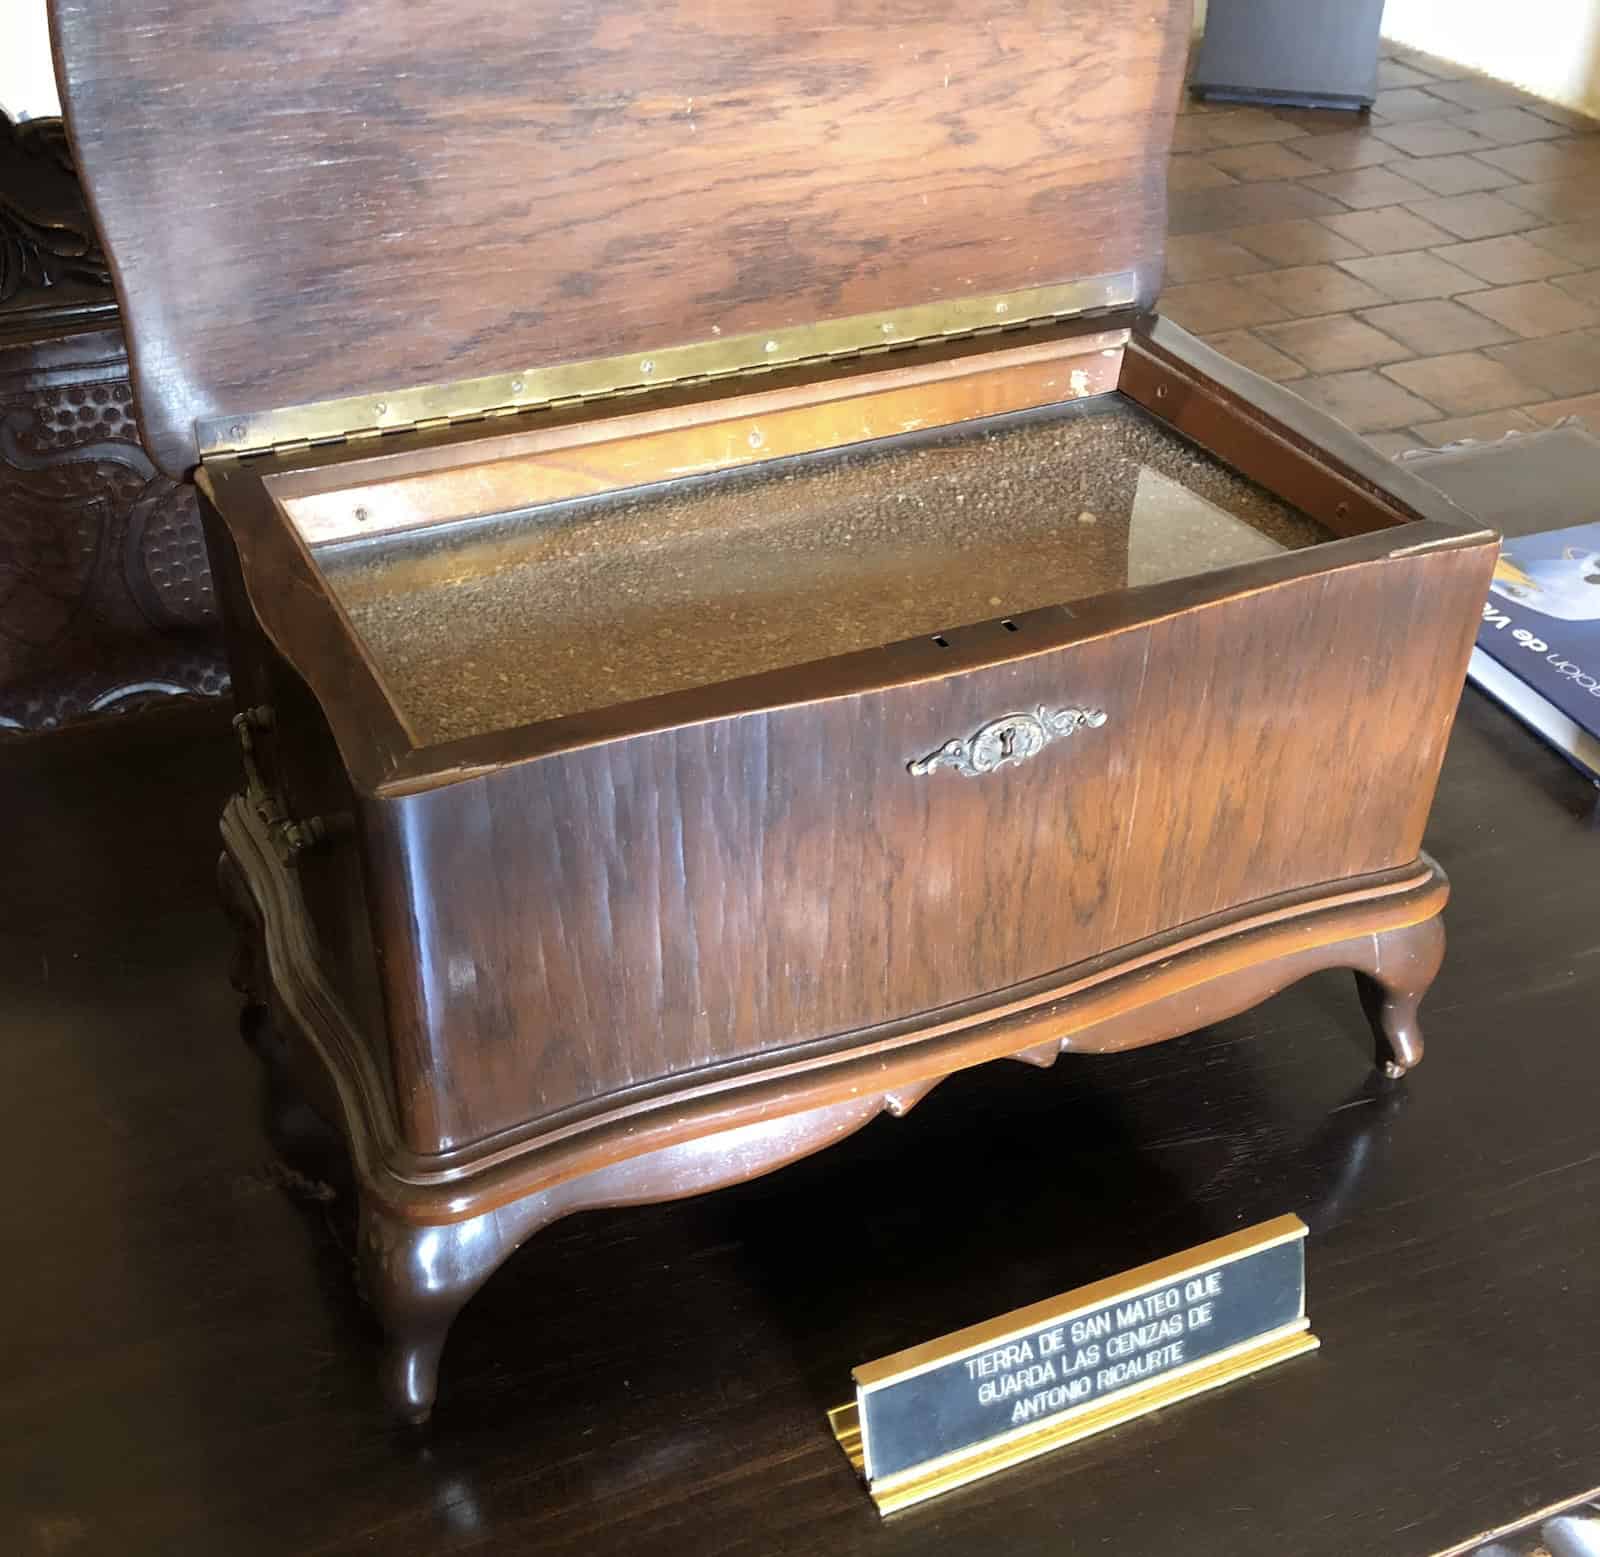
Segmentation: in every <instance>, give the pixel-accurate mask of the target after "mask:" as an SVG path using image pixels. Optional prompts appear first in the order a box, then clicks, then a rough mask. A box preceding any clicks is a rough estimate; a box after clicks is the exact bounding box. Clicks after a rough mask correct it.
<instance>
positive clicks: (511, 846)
mask: <svg viewBox="0 0 1600 1557" xmlns="http://www.w3.org/2000/svg"><path fill="white" fill-rule="evenodd" d="M54 16H55V25H56V31H57V45H58V50H59V55H60V61H61V73H62V85H63V88H64V93H65V98H66V102H67V105H68V115H69V122H70V124H71V127H72V131H73V135H74V139H75V143H76V146H77V150H78V154H79V160H80V164H81V167H82V170H83V174H84V177H85V180H86V184H87V187H88V189H89V192H90V195H91V198H92V200H93V203H94V207H95V210H96V214H97V217H98V220H99V222H100V225H101V227H102V229H103V231H104V234H105V237H106V240H107V243H108V247H109V251H110V253H111V256H112V259H113V262H114V265H115V269H116V274H117V277H118V282H119V285H120V287H121V291H122V301H123V305H124V311H125V316H126V319H127V321H128V326H129V331H130V336H131V342H132V353H133V362H134V368H135V383H136V390H137V395H138V404H139V410H140V414H141V417H142V421H143V426H144V430H145V434H146V439H147V443H148V446H149V447H150V449H151V450H152V451H153V453H154V455H155V457H156V458H157V459H158V460H159V461H160V462H161V464H162V465H163V466H164V467H165V468H166V469H167V470H168V471H169V472H171V473H174V474H178V473H192V474H193V476H194V479H195V481H196V482H197V485H198V487H199V491H200V495H201V501H202V509H203V512H204V514H205V517H206V521H207V525H208V542H209V546H210V549H211V557H212V566H213V571H214V573H215V576H216V580H217V588H218V591H219V596H220V599H221V601H222V606H223V611H224V616H225V620H226V623H227V627H228V631H229V633H230V635H231V637H230V654H231V658H232V663H233V669H234V678H235V686H236V690H237V696H238V699H239V705H240V710H241V712H240V715H239V719H238V725H239V730H240V735H241V739H242V743H243V750H244V755H245V772H246V775H247V785H246V788H245V791H244V793H243V794H242V795H241V796H240V798H239V799H237V800H236V801H234V802H233V803H232V804H231V805H230V807H229V808H228V811H227V814H226V815H225V817H224V819H223V836H224V842H225V854H224V859H223V880H224V884H225V887H226V889H227V893H228V895H229V897H230V899H231V901H232V902H233V903H234V904H235V906H236V908H237V910H238V911H239V913H240V915H241V917H242V918H243V920H244V921H245V923H246V926H247V929H248V932H249V937H250V939H251V941H252V943H253V944H254V945H255V946H256V947H257V948H258V949H259V955H258V957H257V958H256V959H255V960H256V962H257V964H258V969H259V973H258V977H259V995H260V998H261V999H263V1000H265V1001H266V1002H267V1003H268V1004H269V1005H270V1007H271V1011H272V1013H273V1016H274V1018H275V1021H276V1025H277V1027H278V1029H279V1031H280V1033H281V1035H282V1040H283V1042H284V1043H285V1044H286V1045H287V1047H288V1049H289V1052H290V1054H291V1056H292V1057H293V1060H294V1063H295V1064H296V1065H297V1066H298V1068H299V1071H300V1073H301V1074H302V1076H303V1077H304V1079H305V1081H306V1084H307V1085H308V1086H309V1087H311V1088H312V1089H313V1090H314V1091H315V1094H316V1095H317V1096H318V1097H319V1098H320V1099H321V1100H322V1102H323V1106H324V1107H325V1108H326V1110H327V1111H328V1113H329V1114H330V1116H331V1117H333V1118H334V1119H336V1120H337V1121H338V1123H339V1125H340V1127H341V1128H342V1130H343V1132H344V1134H345V1135H346V1137H347V1138H348V1141H349V1144H350V1148H351V1152H352V1156H353V1159H354V1162H355V1165H356V1169H357V1172H358V1175H359V1181H360V1186H361V1195H362V1200H363V1234H362V1257H363V1261H364V1264H365V1270H366V1278H367V1283H368V1286H369V1288H370V1290H371V1293H372V1295H373V1297H374V1300H375V1301H376V1303H377V1306H378V1308H379V1311H380V1314H381V1317H382V1319H383V1322H384V1324H385V1326H386V1328H387V1331H388V1334H389V1336H390V1349H389V1354H388V1356H387V1358H386V1360H385V1363H384V1377H385V1380H386V1383H387V1387H388V1390H389V1393H390V1397H391V1399H392V1401H393V1403H394V1405H395V1407H396V1409H397V1410H398V1411H400V1412H401V1413H403V1414H404V1415H406V1416H408V1417H412V1418H421V1417H423V1416H425V1415H426V1414H427V1412H428V1411H429V1409H430V1407H431V1404H432V1401H433V1398H434V1390H435V1376H436V1367H437V1362H438V1357H439V1353H440V1349H441V1347H442V1345H443V1342H444V1336H445V1332H446V1329H447V1327H448V1325H449V1323H450V1321H451V1319H452V1318H453V1316H454V1314H455V1312H456V1311H457V1309H458V1308H459V1307H460V1305H461V1304H462V1303H463V1302H464V1301H465V1300H466V1299H467V1297H469V1296H470V1295H471V1293H472V1292H473V1291H474V1290H475V1289H476V1288H477V1287H478V1285H479V1284H480V1283H481V1282H482V1281H483V1280H484V1279H485V1278H486V1277H487V1276H488V1275H489V1274H490V1273H491V1272H492V1271H493V1270H494V1269H495V1267H496V1266H497V1265H498V1264H499V1263H500V1262H501V1261H502V1260H503V1259H504V1258H505V1257H506V1256H507V1255H508V1254H509V1253H510V1252H511V1251H512V1250H513V1249H514V1248H516V1247H517V1245H519V1244H520V1243H521V1242H522V1241H523V1240H525V1239H526V1238H528V1237H529V1236H530V1234H532V1233H533V1232H534V1231H536V1230H537V1229H538V1228H540V1227H542V1226H543V1225H545V1224H546V1223H548V1222H550V1221H551V1220H552V1219H554V1218H556V1217H559V1216H562V1215H565V1214H566V1213H567V1212H570V1211H574V1210H579V1209H582V1208H584V1207H591V1206H600V1205H617V1204H621V1203H627V1202H634V1201H649V1200H659V1199H667V1198H671V1197H676V1196H683V1195H688V1194H693V1193H697V1192H699V1191H701V1190H707V1189H711V1188H713V1187H715V1186H717V1185H721V1184H727V1183H730V1182H733V1181H736V1180H739V1179H743V1178H747V1177H749V1176H751V1175H753V1174H757V1173H762V1172H765V1171H767V1170H769V1169H772V1168H775V1167H777V1166H779V1165H781V1164H783V1163H785V1162H788V1161H791V1160H793V1159H794V1158H796V1157H798V1156H800V1155H802V1154H804V1153H807V1152H811V1151H815V1150H817V1149H819V1148H820V1147H822V1146H824V1145H826V1144H827V1143H829V1142H831V1141H834V1140H837V1139H839V1138H840V1137H841V1136H843V1135H844V1134H846V1133H848V1132H849V1131H851V1130H854V1129H856V1128H858V1127H859V1126H861V1125H862V1124H864V1123H865V1122H866V1121H867V1120H869V1119H871V1118H872V1117H873V1116H874V1115H875V1114H877V1113H878V1112H879V1111H880V1110H883V1109H888V1110H890V1111H891V1112H893V1113H903V1112H904V1111H905V1110H906V1109H908V1108H909V1107H910V1106H911V1105H912V1104H913V1103H914V1102H915V1101H916V1100H917V1099H918V1098H919V1097H921V1096H922V1095H923V1094H924V1093H925V1092H926V1091H927V1090H928V1089H929V1088H930V1087H932V1086H933V1085H934V1084H935V1083H936V1082H938V1081H939V1080H940V1079H942V1078H943V1077H945V1076H948V1075H949V1074H951V1073H952V1072H954V1071H956V1070H959V1069H961V1068H963V1067H967V1066H972V1065H976V1064H979V1063H982V1062H985V1061H988V1060H992V1059H998V1058H1002V1057H1007V1056H1009V1057H1013V1058H1020V1059H1025V1060H1028V1061H1030V1062H1032V1063H1035V1064H1048V1063H1050V1062H1052V1061H1053V1060H1054V1059H1055V1058H1056V1056H1057V1054H1058V1053H1059V1052H1061V1051H1063V1050H1067V1051H1080V1052H1081V1051H1104V1050H1110V1049H1118V1048H1124V1047H1128V1046H1130V1045H1135V1044H1144V1043H1150V1042H1154V1041H1156V1040H1159V1039H1164V1038H1168V1037H1171V1036H1173V1035H1175V1034H1178V1033H1183V1032H1186V1031H1190V1030H1192V1029H1194V1028H1196V1027H1199V1026H1202V1025H1204V1024H1205V1023H1207V1022H1210V1021H1212V1020H1215V1019H1217V1018H1220V1017H1222V1016H1225V1015H1227V1014H1229V1013H1233V1012H1237V1011H1239V1010H1241V1009H1243V1008H1245V1007H1247V1006H1249V1005H1250V1004H1251V1003H1253V1002H1255V1001H1258V1000H1260V999H1262V998H1263V997H1265V996H1267V995H1268V994H1270V993H1272V992H1273V991H1274V990H1276V989H1278V988H1280V987H1281V986H1282V985H1284V984H1285V983H1287V982H1288V981H1290V980H1292V979H1294V978H1297V977H1299V976H1300V975H1302V974H1304V973H1306V972H1308V971H1310V970H1312V969H1316V968H1321V967H1326V966H1348V967H1351V968H1353V969H1355V970H1356V971H1357V973H1358V975H1359V977H1360V981H1361V983H1362V987H1363V991H1364V994H1365V996H1366V1000H1367V1005H1368V1008H1369V1012H1370V1015H1371V1016H1372V1019H1373V1021H1374V1024H1375V1027H1376V1030H1377V1032H1378V1035H1379V1040H1380V1051H1381V1054H1382V1055H1383V1057H1384V1058H1385V1060H1386V1063H1387V1064H1388V1066H1389V1068H1390V1070H1391V1071H1392V1072H1394V1073H1396V1074H1398V1073H1399V1072H1400V1071H1403V1070H1404V1069H1406V1068H1407V1067H1409V1066H1410V1065H1412V1064H1414V1063H1415V1061H1416V1060H1417V1058H1418V1057H1419V1056H1420V1053H1421V1039H1420V1036H1419V1034H1418V1031H1417V1025H1416V1007H1417V1002H1418V1000H1419V998H1420V997H1421V995H1422V993H1423V991H1424V990H1425V989H1426V987H1427V985H1428V983H1429V981H1430V980H1431V978H1432V977H1433V974H1434V972H1435V970H1436V968H1437V966H1438V963H1439V959H1440V956H1441V954H1442V949H1443V938H1442V932H1441V930H1440V927H1439V918H1438V915H1439V911H1440V909H1441V907H1442V905H1443V903H1444V899H1445V891H1446V889H1445V883H1444V878H1443V876H1442V875H1441V874H1440V872H1439V870H1438V868H1437V867H1436V866H1435V865H1434V864H1433V863H1432V862H1431V861H1430V860H1429V859H1428V858H1427V857H1426V856H1425V855H1423V854H1422V853H1421V849H1420V844H1421V837H1422V830H1423V823H1424V821H1425V819H1426V816H1427V812H1428V806H1429V803H1430V800H1431V797H1432V792H1433V788H1434V783H1435V779H1436V776H1437V772H1438V768H1439V764H1440V760H1441V758H1442V755H1443V751H1444V745H1445V740H1446V736H1447V733H1448V730H1449V725H1450V721H1451V717H1452V713H1453V711H1454V707H1455V702H1456V698H1457V695H1458V693H1459V690H1460V687H1461V683H1462V676H1463V670H1464V666H1465V663H1466V658H1467V653H1468V650H1469V648H1470V645H1471V640H1472V634H1473V630H1474V625H1475V623H1476V620H1477V617H1478V613H1479V609H1480V607H1481V603H1482V600H1483V598H1484V595H1485V590H1486V587H1487V581H1488V577H1489V571H1490V568H1491V565H1492V562H1493V558H1494V553H1495V543H1494V537H1493V536H1492V535H1491V534H1489V533H1487V532H1485V531H1483V530H1482V529H1481V528H1478V527H1476V526H1474V525H1472V524H1470V523H1469V522H1467V521H1465V520H1464V519H1463V518H1462V516H1461V515H1460V514H1459V513H1458V512H1457V511H1456V510H1455V509H1453V508H1452V507H1451V505H1450V504H1449V503H1447V502H1446V501H1445V500H1444V499H1443V498H1442V497H1441V496H1439V495H1438V494H1437V493H1435V492H1434V491H1433V490H1432V489H1430V488H1428V487H1426V486H1424V485H1422V484H1421V483H1420V482H1418V481H1417V480H1416V479H1414V478H1412V477H1410V476H1408V475H1406V474H1405V473H1404V472H1403V471H1400V470H1397V469H1395V468H1393V467H1391V466H1390V465H1389V464H1387V463H1386V462H1385V461H1383V460H1382V459H1380V458H1379V457H1378V456H1377V455H1376V454H1375V453H1374V452H1372V451H1371V450H1369V449H1368V448H1367V447H1366V446H1365V445H1364V444H1363V443H1361V442H1360V441H1359V440H1357V439H1356V438H1355V437H1354V436H1353V435H1351V434H1350V433H1348V432H1346V431H1345V430H1344V429H1343V428H1341V427H1340V426H1338V425H1337V424H1335V423H1333V422H1332V421H1330V420H1329V419H1328V418H1327V417H1325V416H1323V415H1322V414H1320V413H1318V412H1316V411H1314V410H1312V409H1311V408H1310V407H1308V406H1307V405H1305V404H1304V403H1302V402H1301V401H1299V400H1298V399H1296V398H1295V397H1294V396H1293V395H1291V394H1289V393H1287V392H1286V391H1284V390H1281V389H1278V388H1275V387H1274V386H1272V385H1270V384H1268V383H1266V382H1265V381H1263V380H1261V379H1260V378H1258V377H1256V376H1255V375H1253V374H1251V373H1248V372H1246V371H1244V370H1242V369H1240V368H1239V367H1237V366H1235V365H1233V364H1231V363H1229V362H1227V361H1225V360H1224V359H1222V358H1220V357H1219V356H1217V355H1216V354H1215V353H1213V352H1212V351H1210V350H1208V349H1206V348H1205V347H1203V346H1201V345H1199V344H1198V343H1197V342H1195V341H1193V340H1192V339H1190V338H1189V337H1188V336H1187V335H1185V334H1184V333H1183V332H1182V331H1181V330H1178V329H1176V328H1174V327H1173V326H1171V325H1169V324H1167V323H1164V322H1163V321H1162V320H1161V319H1160V318H1159V315H1158V312H1157V307H1156V305H1157V294H1158V289H1159V282H1160V276H1161V251H1162V234H1163V228H1164V202H1165V191H1164V175H1165V167H1166V158H1167V153H1168V148H1169V144H1170V140H1171V133H1172V125H1173V118H1174V114H1175V111H1176V105H1177V99H1178V93H1179V89H1180V74H1181V69H1182V63H1183V59H1184V54H1185V49H1186V46H1187V43H1188V36H1189V23H1190V7H1189V5H1188V3H1187V0H1170V3H1166V4H1154V5H1151V4H1141V5H1134V4H1131V3H1127V0H1058V3H1056V4H1053V5H1048V6H1046V5H1039V4H1033V3H1027V0H972V3H969V4H966V5H961V6H957V5H954V4H952V3H950V0H795V3H793V4H791V5H788V6H784V7H768V6H755V5H749V4H737V5H731V6H730V5H714V4H710V3H708V0H643V3H636V4H632V5H627V6H623V5H618V4H615V3H613V0H595V3H594V4H591V5H590V6H589V7H587V8H585V9H583V10H582V11H581V12H574V10H573V9H572V8H571V7H557V6H555V5H552V4H547V3H545V0H529V3H527V4H524V5H521V6H517V7H508V6H501V5H498V4H494V3H492V0H449V3H446V4H440V5H435V6H429V7H417V6H411V5H405V4H402V3H400V0H372V3H369V4H367V5H365V6H362V7H347V8H338V7H335V8H329V7H325V6H320V5H314V4H311V3H309V0H307V3H298V0H296V3H290V4H286V5H283V6H279V7H275V8H273V10H272V12H271V15H270V16H269V17H261V16H253V17H252V18H251V19H249V20H248V21H246V20H244V19H242V18H241V16H240V15H239V13H238V12H237V8H236V7H234V6H233V5H231V4H229V3H226V0H158V3H155V4H151V5H145V6H140V7H138V8H128V7H125V6H119V5H116V4H113V3H111V0H57V3H56V5H55V13H54ZM173 93H180V94H181V95H182V96H183V98H184V100H185V102H186V104H187V112H186V113H185V114H182V115H178V114H174V113H170V112H163V113H159V114H152V113H150V112H149V111H148V105H149V104H150V103H152V102H154V101H156V100H157V99H159V98H161V97H163V95H165V96H171V95H172V94H173ZM180 207H181V211H182V213H183V218H184V221H183V231H182V239H181V244H182V246H181V251H180V250H179V248H178V245H177V243H176V242H175V241H174V235H175V233H176V232H177V230H178V229H177V227H176V226H175V224H174V223H173V222H172V221H171V220H169V216H170V214H171V213H173V212H174V211H176V210H178V209H179V208H180Z"/></svg>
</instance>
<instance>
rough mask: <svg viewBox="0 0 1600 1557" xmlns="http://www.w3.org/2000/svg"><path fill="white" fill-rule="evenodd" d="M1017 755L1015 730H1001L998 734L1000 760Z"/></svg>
mask: <svg viewBox="0 0 1600 1557" xmlns="http://www.w3.org/2000/svg"><path fill="white" fill-rule="evenodd" d="M1016 754H1017V732H1016V731H1015V730H1002V731H1001V732H1000V755H1001V757H1002V758H1010V757H1015V756H1016Z"/></svg>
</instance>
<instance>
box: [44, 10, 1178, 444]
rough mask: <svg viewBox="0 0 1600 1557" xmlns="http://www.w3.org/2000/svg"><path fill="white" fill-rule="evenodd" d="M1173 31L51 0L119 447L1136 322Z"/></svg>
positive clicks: (762, 13)
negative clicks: (123, 398)
mask: <svg viewBox="0 0 1600 1557" xmlns="http://www.w3.org/2000/svg"><path fill="white" fill-rule="evenodd" d="M1191 17H1192V7H1191V5H1190V3H1189V0H1139V3H1134V0H778V3H774V4H758V3H754V0H741V3H728V0H626V3H622V0H588V3H587V4H575V3H572V0H567V3H563V4H556V3H554V0H520V3H518V4H508V3H506V0H437V3H423V4H419V3H417V0H276V3H274V4H273V5H271V6H270V7H243V6H240V5H239V4H238V0H141V3H139V4H137V5H130V4H128V3H127V0H52V20H53V26H54V32H55V44H56V54H57V73H58V75H59V77H60V82H61V90H62V98H63V102H64V105H65V111H66V114H67V118H68V123H69V128H70V130H71V133H72V137H73V141H74V145H75V149H76V154H77V158H78V162H79V166H80V169H81V172H82V176H83V180H84V183H85V186H86V188H87V191H88V194H89V197H90V201H91V204H92V207H93V210H94V214H95V217H96V219H97V221H98V223H99V226H100V229H101V232H102V234H103V236H104V239H105V242H106V246H107V249H108V251H109V253H110V256H111V259H112V263H113V268H114V272H115V276H116V282H117V289H118V293H119V297H120V300H121V304H122V310H123V316H124V319H125V321H126V325H127V330H128V335H129V344H130V351H131V355H132V358H133V367H134V378H135V388H136V392H137V397H138V404H139V410H140V416H141V420H142V423H143V429H144V434H145V440H146V443H147V445H148V447H149V449H150V451H151V453H152V455H153V456H154V458H155V459H156V461H157V463H158V464H159V465H160V466H161V467H162V468H163V469H164V470H166V471H168V472H169V473H171V474H173V475H181V474H183V473H184V472H186V471H188V470H189V469H190V468H192V467H193V466H194V465H195V463H196V462H197V460H198V459H199V458H200V457H201V456H202V455H204V454H212V453H229V452H242V451H245V450H249V449H259V448H268V447H273V446H275V445H281V444H292V443H295V442H299V441H301V440H305V439H310V440H311V441H318V440H319V439H322V438H336V437H339V436H349V435H354V434H359V433H363V432H369V431H373V430H389V429H394V428H400V427H405V426H412V425H416V424H418V423H419V422H421V423H431V422H433V421H436V420H438V419H441V418H442V419H450V420H454V419H458V418H464V417H470V416H476V415H484V414H486V413H488V412H492V411H497V410H503V409H506V408H516V407H521V406H530V405H537V404H541V403H548V402H549V401H550V400H552V399H566V398H571V397H574V396H577V397H583V396H587V395H591V394H603V393H609V392H616V391H618V390H625V389H628V388H632V387H637V386H650V385H653V384H659V383H661V382H664V381H669V382H670V381H672V380H675V379H677V378H680V377H685V376H701V375H705V374H719V373H724V372H730V371H738V370H741V369H744V368H754V369H759V367H761V366H763V365H771V364H773V363H781V362H787V361H793V360H796V359H797V358H806V357H813V356H833V355H840V354H847V353H852V352H855V351H859V350H861V349H863V348H865V347H867V346H869V345H870V346H878V345H886V344H895V343H903V342H904V341H905V340H906V339H907V338H916V337H921V336H926V335H939V334H950V333H964V332H966V331H969V330H972V329H975V328H979V327H985V326H988V325H991V324H1003V325H1015V324H1018V323H1020V322H1022V321H1024V320H1026V319H1029V318H1045V317H1058V316H1061V315H1063V314H1071V313H1075V312H1079V311H1082V312H1095V311H1100V310H1103V309H1105V308H1107V307H1119V306H1128V305H1136V306H1141V307H1147V306H1149V305H1150V304H1151V303H1152V302H1153V301H1154V298H1155V294H1156V292H1157V289H1158V286H1159V282H1160V274H1161V248H1162V238H1163V234H1164V229H1165V199H1166V194H1165V166H1166V156H1167V151H1168V148H1169V145H1170V141H1171V134H1172V124H1173V117H1174V115H1175V112H1176V107H1177V97H1178V92H1179V80H1180V77H1181V72H1182V66H1183V58H1184V52H1185V49H1186V46H1187V43H1188V37H1189V30H1190V22H1191ZM819 322H821V327H820V328H818V327H817V326H818V325H819ZM685 348H686V349H685Z"/></svg>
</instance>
